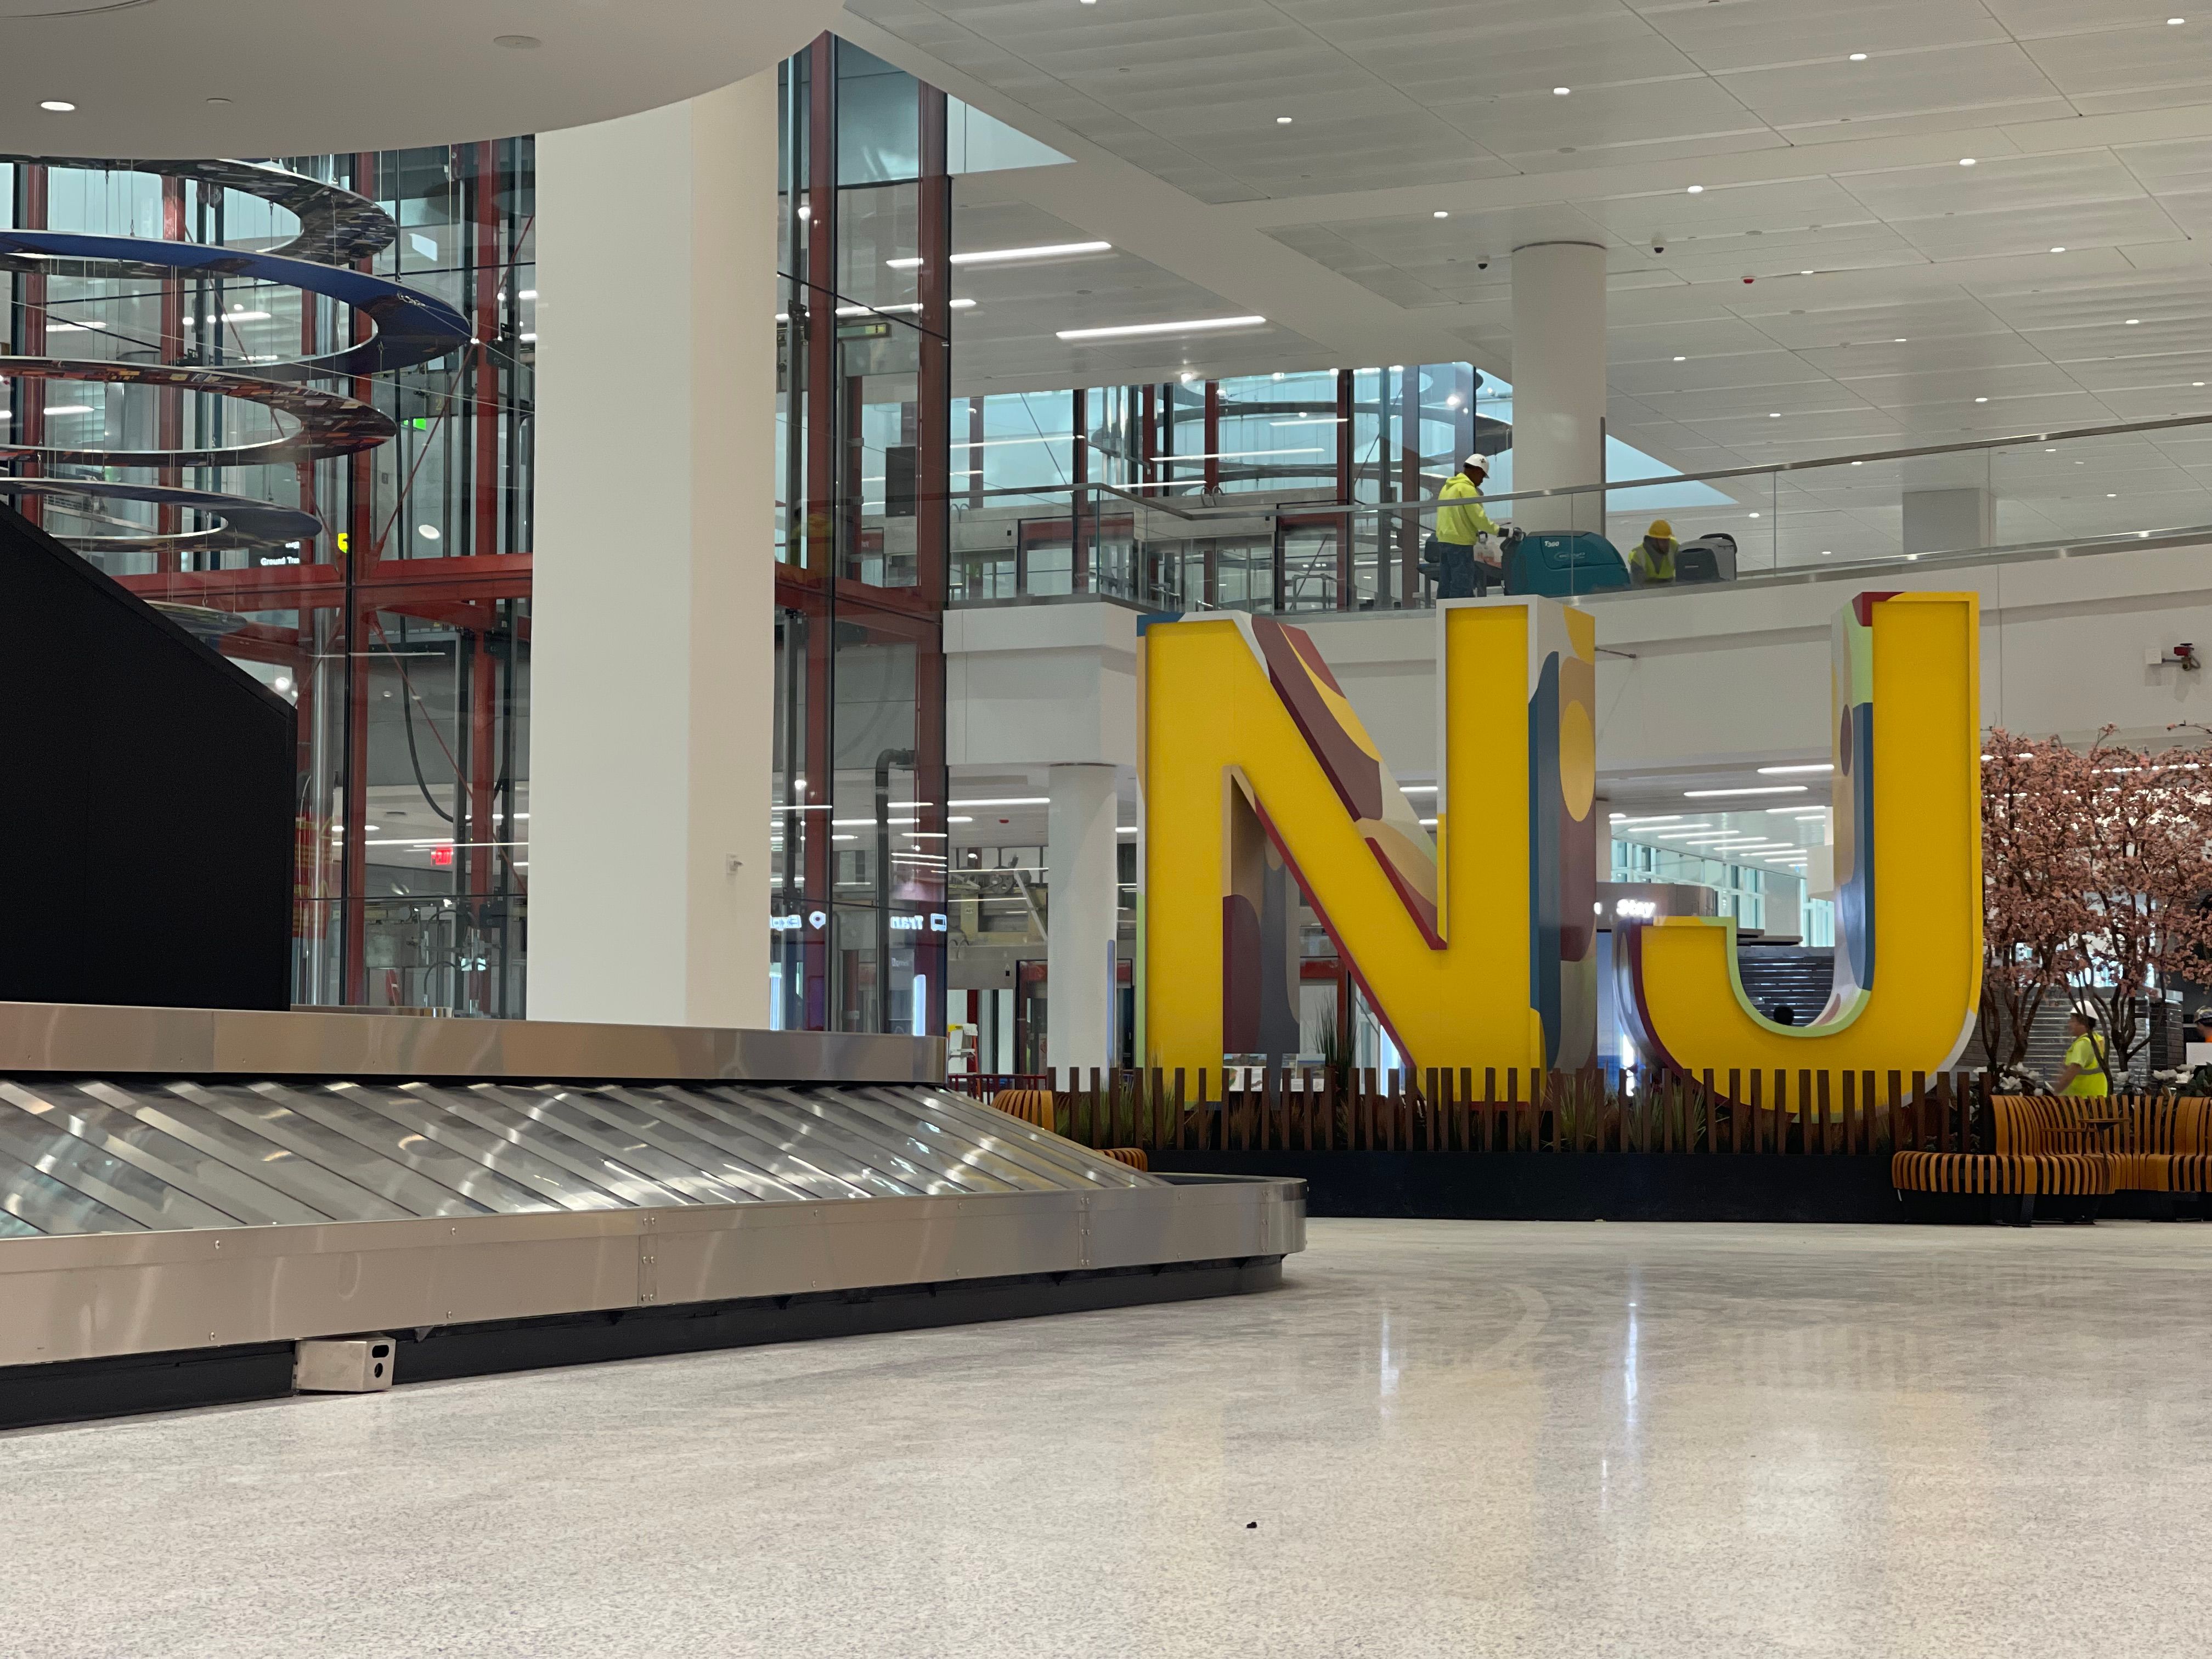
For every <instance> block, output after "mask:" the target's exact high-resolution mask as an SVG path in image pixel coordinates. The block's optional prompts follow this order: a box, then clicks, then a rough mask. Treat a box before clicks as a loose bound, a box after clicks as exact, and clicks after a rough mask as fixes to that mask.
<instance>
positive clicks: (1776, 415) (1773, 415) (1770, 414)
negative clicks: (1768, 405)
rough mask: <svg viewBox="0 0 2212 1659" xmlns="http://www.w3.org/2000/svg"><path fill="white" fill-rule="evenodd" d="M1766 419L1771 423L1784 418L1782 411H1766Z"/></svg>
mask: <svg viewBox="0 0 2212 1659" xmlns="http://www.w3.org/2000/svg"><path fill="white" fill-rule="evenodd" d="M1766 418H1767V419H1768V420H1770V421H1778V420H1780V419H1781V418H1782V411H1781V410H1778V409H1770V410H1767V411H1766Z"/></svg>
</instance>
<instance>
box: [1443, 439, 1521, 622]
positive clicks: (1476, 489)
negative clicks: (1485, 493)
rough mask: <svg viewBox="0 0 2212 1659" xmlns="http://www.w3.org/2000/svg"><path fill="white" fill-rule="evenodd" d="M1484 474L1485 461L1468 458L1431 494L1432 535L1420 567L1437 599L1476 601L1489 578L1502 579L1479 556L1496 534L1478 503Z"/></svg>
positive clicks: (1486, 471) (1487, 468) (1486, 474)
mask: <svg viewBox="0 0 2212 1659" xmlns="http://www.w3.org/2000/svg"><path fill="white" fill-rule="evenodd" d="M1489 476H1490V462H1489V461H1488V460H1487V459H1486V458H1484V457H1483V456H1480V455H1470V456H1468V458H1467V459H1465V460H1464V461H1462V462H1461V463H1460V469H1459V471H1456V472H1455V473H1453V474H1452V475H1451V477H1449V479H1447V480H1446V481H1445V483H1444V487H1443V489H1440V490H1438V491H1437V533H1436V535H1435V536H1434V537H1433V538H1431V541H1430V544H1429V557H1428V558H1427V559H1426V560H1425V561H1424V562H1423V563H1424V565H1425V568H1427V569H1428V570H1429V571H1430V573H1431V574H1433V575H1434V576H1435V577H1436V579H1437V598H1438V599H1480V598H1482V597H1483V596H1484V595H1485V594H1486V593H1487V592H1489V591H1490V584H1491V582H1492V580H1502V579H1503V575H1504V573H1503V572H1502V571H1501V570H1500V569H1499V568H1498V567H1497V566H1496V565H1494V564H1492V562H1490V560H1489V559H1488V558H1486V557H1485V553H1486V550H1487V545H1488V544H1489V542H1490V540H1491V538H1492V537H1494V536H1495V535H1497V533H1498V526H1496V525H1494V524H1492V523H1491V521H1490V511H1489V509H1488V508H1487V507H1484V506H1483V504H1482V483H1483V480H1484V479H1485V478H1486V477H1489Z"/></svg>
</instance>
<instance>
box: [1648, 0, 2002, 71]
mask: <svg viewBox="0 0 2212 1659" xmlns="http://www.w3.org/2000/svg"><path fill="white" fill-rule="evenodd" d="M1645 21H1647V22H1649V23H1650V26H1651V27H1653V28H1655V29H1656V30H1658V32H1659V33H1662V34H1663V35H1665V36H1666V37H1667V38H1668V40H1671V41H1673V42H1674V44H1675V45H1676V46H1680V48H1681V49H1682V50H1683V52H1686V53H1687V54H1688V55H1689V56H1690V57H1691V58H1693V59H1694V60H1695V61H1696V62H1697V64H1699V67H1700V68H1702V69H1705V70H1710V71H1712V72H1713V73H1716V74H1724V73H1728V72H1729V71H1732V70H1755V69H1764V68H1767V67H1770V66H1773V65H1778V64H1809V63H1823V62H1826V63H1835V62H1848V61H1849V56H1850V53H1852V52H1865V53H1866V54H1867V61H1866V62H1865V63H1863V64H1850V68H1851V70H1852V71H1853V72H1854V73H1856V74H1859V75H1863V76H1878V75H1881V74H1882V73H1883V72H1884V68H1885V66H1886V64H1887V62H1888V60H1889V59H1890V58H1893V56H1895V55H1896V54H1898V53H1900V52H1922V51H1926V50H1928V49H1929V48H1931V47H1941V46H1992V45H2002V43H2003V42H2004V40H2005V39H2006V34H2005V30H2004V29H2003V27H2002V26H2001V25H2000V24H1999V23H1998V22H1997V21H1996V19H1994V18H1992V17H1991V16H1990V13H1989V9H1988V8H1987V7H1986V6H1984V5H1983V4H1982V3H1980V0H1855V3H1853V4H1850V5H1837V4H1834V3H1833V0H1765V3H1762V4H1759V5H1733V6H1724V5H1705V4H1699V5H1689V6H1675V7H1667V8H1659V7H1653V8H1649V9H1647V10H1646V15H1645Z"/></svg>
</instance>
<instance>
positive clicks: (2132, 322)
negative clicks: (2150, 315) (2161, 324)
mask: <svg viewBox="0 0 2212 1659" xmlns="http://www.w3.org/2000/svg"><path fill="white" fill-rule="evenodd" d="M2141 321H2142V318H2140V317H2130V318H2129V319H2128V326H2129V327H2130V328H2133V327H2134V326H2135V325H2136V324H2137V323H2140V322H2141Z"/></svg>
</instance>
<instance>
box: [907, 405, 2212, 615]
mask: <svg viewBox="0 0 2212 1659" xmlns="http://www.w3.org/2000/svg"><path fill="white" fill-rule="evenodd" d="M1448 476H1449V475H1442V474H1434V473H1433V472H1432V471H1431V470H1425V471H1423V474H1422V477H1421V481H1420V482H1421V484H1422V487H1423V490H1424V495H1425V499H1422V500H1419V501H1398V502H1392V503H1382V504H1376V503H1374V502H1358V503H1353V504H1349V505H1347V504H1345V503H1343V502H1340V501H1336V500H1334V499H1331V492H1330V491H1329V490H1328V489H1327V487H1325V486H1322V487H1316V486H1312V485H1310V484H1308V483H1306V482H1305V481H1304V480H1302V479H1299V480H1292V479H1288V478H1286V479H1285V480H1284V481H1283V484H1282V487H1279V488H1275V487H1270V485H1271V483H1272V481H1253V483H1249V484H1247V485H1246V486H1245V487H1243V488H1240V489H1237V490H1236V491H1234V492H1230V493H1222V492H1218V491H1217V492H1214V493H1211V494H1209V493H1206V491H1204V490H1203V489H1200V488H1199V487H1198V486H1196V485H1194V484H1190V483H1126V484H1115V483H1075V484H1054V485H1042V484H1040V485H1037V486H1035V487H1031V486H1028V485H1016V486H1012V487H1003V488H994V489H973V490H969V491H967V492H965V493H963V494H960V495H956V496H955V499H954V503H953V508H952V557H951V602H952V603H953V604H954V605H993V604H1006V603H1010V602H1034V601H1039V600H1051V599H1061V598H1066V597H1070V596H1078V595H1080V596H1093V597H1101V598H1106V599H1118V600H1121V601H1125V602H1127V603H1129V604H1132V605H1141V606H1143V607H1144V608H1146V609H1147V610H1153V609H1158V610H1201V609H1219V610H1249V611H1377V610H1403V609H1412V608H1419V607H1423V606H1427V605H1433V604H1434V603H1435V602H1436V600H1437V598H1438V597H1439V593H1440V588H1441V591H1442V592H1443V594H1444V596H1446V597H1449V596H1450V595H1451V594H1452V593H1455V592H1472V591H1474V586H1476V585H1477V584H1478V583H1479V585H1480V586H1481V587H1483V588H1484V589H1485V590H1486V591H1487V592H1499V591H1501V590H1502V591H1504V592H1509V593H1514V592H1522V593H1543V594H1549V595H1553V596H1554V597H1560V598H1582V597H1595V596H1598V595H1602V594H1610V593H1623V594H1632V593H1635V592H1642V591H1649V590H1650V589H1652V588H1655V587H1662V586H1663V587H1668V588H1670V589H1671V588H1676V587H1684V586H1696V585H1712V586H1721V585H1734V586H1756V585H1759V584H1762V583H1770V582H1773V581H1778V580H1821V579H1823V578H1826V577H1839V578H1840V577H1848V578H1851V579H1857V578H1860V577H1864V576H1866V575H1869V574H1873V573H1875V572H1877V571H1896V570H1899V569H1901V568H1903V567H1905V565H1908V564H1917V563H1923V562H1926V563H1929V564H1942V565H1959V564H1962V563H1972V562H1984V561H2005V560H2024V559H2033V558H2039V557H2055V556H2070V555H2080V554H2089V553H2098V552H2112V551H2124V550H2141V549H2145V548H2152V547H2157V546H2160V545H2166V544H2186V543H2194V542H2200V541H2205V540H2212V416H2195V417H2189V418H2185V419H2175V420H2165V421H2155V422H2139V423H2135V424H2130V425H2125V426H2111V427H2098V428H2085V429H2081V430H2076V431H2069V432H2055V433H2048V434H2027V435H2020V436H2015V437H2011V438H2004V439H1999V440H1996V441H1983V442H1975V443H1971V444H1953V445H1941V446H1933V447H1924V448H1916V449H1906V450H1886V451H1881V452H1875V453H1860V454H1846V455H1838V456H1831V457H1824V458H1820V459H1811V460H1804V461H1796V462H1790V463H1787V464H1784V465H1770V466H1761V467H1738V468H1730V469H1727V470H1724V471H1710V472H1703V473H1685V474H1680V475H1669V476H1664V477H1639V478H1630V479H1626V480H1622V481H1620V482H1613V481H1607V482H1606V483H1588V484H1581V485H1576V486H1572V487H1569V488H1565V489H1551V490H1521V491H1511V490H1506V491H1500V492H1497V493H1488V492H1486V495H1485V497H1484V505H1485V507H1486V511H1487V513H1488V516H1489V518H1490V519H1491V520H1492V522H1493V523H1494V524H1495V525H1496V526H1498V533H1497V534H1496V535H1494V536H1493V537H1492V538H1488V539H1486V540H1484V541H1481V542H1479V543H1478V544H1476V546H1475V565H1474V576H1475V580H1474V581H1470V580H1468V569H1467V567H1466V566H1465V565H1464V564H1463V563H1461V562H1458V561H1457V560H1455V559H1452V558H1447V557H1446V556H1445V555H1446V553H1447V552H1448V551H1449V550H1446V549H1444V548H1443V547H1440V546H1439V545H1438V544H1437V542H1436V540H1435V538H1436V532H1437V517H1438V512H1439V507H1440V505H1443V506H1447V507H1448V506H1449V503H1443V504H1440V503H1439V502H1438V501H1437V498H1436V493H1437V490H1439V489H1441V488H1442V487H1443V484H1444V483H1445V482H1446V478H1447V477H1448ZM1254 484H1256V485H1257V486H1258V487H1254ZM1656 526H1663V527H1664V528H1663V531H1662V532H1660V533H1659V534H1658V535H1656V537H1655V536H1654V535H1653V532H1654V531H1655V527H1656ZM1446 527H1447V528H1452V527H1453V526H1449V525H1448V526H1446ZM1647 538H1652V542H1653V544H1651V545H1648V546H1647ZM1446 582H1449V583H1450V584H1451V586H1449V587H1441V585H1442V584H1444V583H1446Z"/></svg>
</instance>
